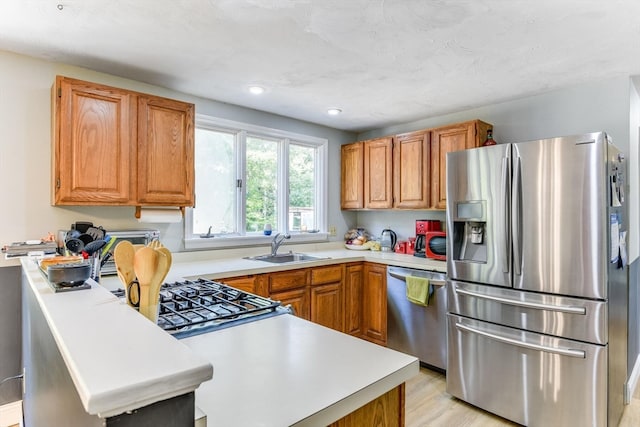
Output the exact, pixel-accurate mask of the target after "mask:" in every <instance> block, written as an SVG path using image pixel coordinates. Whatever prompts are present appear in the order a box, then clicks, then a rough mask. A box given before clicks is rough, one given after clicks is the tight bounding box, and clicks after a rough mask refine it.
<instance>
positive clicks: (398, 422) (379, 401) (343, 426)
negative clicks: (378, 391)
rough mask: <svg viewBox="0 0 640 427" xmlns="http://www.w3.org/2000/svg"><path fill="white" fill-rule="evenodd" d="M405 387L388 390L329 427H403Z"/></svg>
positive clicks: (402, 385)
mask: <svg viewBox="0 0 640 427" xmlns="http://www.w3.org/2000/svg"><path fill="white" fill-rule="evenodd" d="M404 406H405V385H404V383H403V384H400V385H399V386H398V387H396V388H394V389H391V390H389V391H388V392H387V393H385V394H383V395H382V396H380V397H378V398H376V399H374V400H372V401H371V402H369V403H367V404H366V405H364V406H362V407H361V408H358V409H356V410H355V411H353V412H352V413H350V414H349V415H347V416H345V417H343V418H341V419H339V420H338V421H336V422H335V423H333V424H331V426H330V427H362V426H377V427H403V426H404V423H405V409H404Z"/></svg>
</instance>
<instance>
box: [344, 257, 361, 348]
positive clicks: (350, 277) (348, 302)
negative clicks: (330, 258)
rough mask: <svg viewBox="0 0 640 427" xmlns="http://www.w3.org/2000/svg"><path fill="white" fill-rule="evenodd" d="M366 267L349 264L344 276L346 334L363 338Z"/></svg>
mask: <svg viewBox="0 0 640 427" xmlns="http://www.w3.org/2000/svg"><path fill="white" fill-rule="evenodd" d="M363 271H364V267H363V265H362V263H361V262H359V263H355V264H347V266H346V267H345V275H344V332H345V333H347V334H349V335H353V336H356V337H360V336H362V303H363V294H362V291H363V281H364V276H363Z"/></svg>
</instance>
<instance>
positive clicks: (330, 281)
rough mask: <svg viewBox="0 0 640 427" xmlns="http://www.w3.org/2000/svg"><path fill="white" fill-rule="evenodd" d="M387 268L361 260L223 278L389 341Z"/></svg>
mask: <svg viewBox="0 0 640 427" xmlns="http://www.w3.org/2000/svg"><path fill="white" fill-rule="evenodd" d="M386 272H387V269H386V266H385V265H382V264H375V263H370V262H365V263H363V262H356V263H348V264H336V265H330V266H324V267H315V268H301V269H295V270H287V271H281V272H277V273H267V274H256V275H248V276H239V277H230V278H225V279H218V280H219V281H220V282H223V283H226V284H227V285H229V286H232V287H234V288H238V289H241V290H243V291H246V292H251V293H254V294H256V295H261V296H264V297H269V298H271V299H274V300H277V301H280V302H281V303H282V304H283V305H291V307H292V309H293V311H294V314H295V315H296V316H298V317H301V318H303V319H307V320H310V321H312V322H314V323H318V324H320V325H323V326H326V327H328V328H332V329H335V330H336V331H340V332H345V333H347V334H349V335H352V336H355V337H359V338H364V339H366V340H368V341H372V342H375V343H376V344H382V345H386V342H387V281H386Z"/></svg>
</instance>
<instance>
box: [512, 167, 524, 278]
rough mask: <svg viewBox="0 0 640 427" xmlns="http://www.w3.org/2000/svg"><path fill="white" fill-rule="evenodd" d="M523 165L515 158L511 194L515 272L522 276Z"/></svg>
mask: <svg viewBox="0 0 640 427" xmlns="http://www.w3.org/2000/svg"><path fill="white" fill-rule="evenodd" d="M521 168H522V165H521V162H520V156H516V157H515V158H514V165H513V191H512V193H511V218H512V219H511V235H512V236H513V272H514V273H515V274H516V275H518V276H519V275H521V274H522V194H521V193H522V176H521V175H522V171H521Z"/></svg>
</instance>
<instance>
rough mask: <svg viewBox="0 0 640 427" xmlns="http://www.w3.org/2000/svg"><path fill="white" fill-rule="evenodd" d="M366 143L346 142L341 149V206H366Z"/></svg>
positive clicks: (345, 207)
mask: <svg viewBox="0 0 640 427" xmlns="http://www.w3.org/2000/svg"><path fill="white" fill-rule="evenodd" d="M363 168H364V143H362V142H356V143H354V144H346V145H343V146H342V149H341V169H342V170H341V175H340V179H341V185H340V207H341V208H342V209H362V208H363V207H364V169H363Z"/></svg>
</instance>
